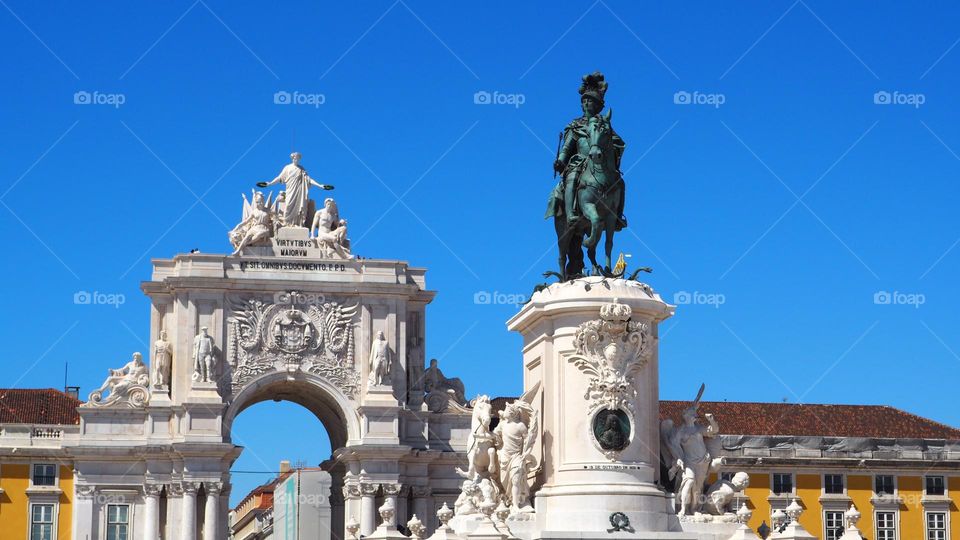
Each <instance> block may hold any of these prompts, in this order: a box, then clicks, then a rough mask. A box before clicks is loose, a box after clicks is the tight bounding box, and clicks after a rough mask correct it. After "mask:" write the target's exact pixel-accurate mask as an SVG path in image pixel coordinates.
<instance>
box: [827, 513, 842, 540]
mask: <svg viewBox="0 0 960 540" xmlns="http://www.w3.org/2000/svg"><path fill="white" fill-rule="evenodd" d="M823 524H824V533H825V534H824V535H823V538H824V540H837V539H838V538H840V537H841V536H843V529H844V523H843V512H824V513H823Z"/></svg>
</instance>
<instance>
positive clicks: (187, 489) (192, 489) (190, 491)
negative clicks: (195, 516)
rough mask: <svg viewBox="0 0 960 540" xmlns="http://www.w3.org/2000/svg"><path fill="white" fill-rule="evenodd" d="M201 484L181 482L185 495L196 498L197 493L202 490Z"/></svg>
mask: <svg viewBox="0 0 960 540" xmlns="http://www.w3.org/2000/svg"><path fill="white" fill-rule="evenodd" d="M200 484H201V483H200V482H180V488H181V489H183V494H184V495H192V496H196V495H197V491H199V490H200Z"/></svg>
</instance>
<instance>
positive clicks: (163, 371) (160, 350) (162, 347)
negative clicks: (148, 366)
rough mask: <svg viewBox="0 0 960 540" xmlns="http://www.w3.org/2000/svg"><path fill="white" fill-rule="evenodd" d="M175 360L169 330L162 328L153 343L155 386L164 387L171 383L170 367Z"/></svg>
mask: <svg viewBox="0 0 960 540" xmlns="http://www.w3.org/2000/svg"><path fill="white" fill-rule="evenodd" d="M172 360H173V345H171V344H170V342H169V341H167V331H166V330H161V331H160V336H159V339H157V341H155V342H154V344H153V386H154V387H155V388H164V387H166V386H167V385H168V384H170V367H171V363H172Z"/></svg>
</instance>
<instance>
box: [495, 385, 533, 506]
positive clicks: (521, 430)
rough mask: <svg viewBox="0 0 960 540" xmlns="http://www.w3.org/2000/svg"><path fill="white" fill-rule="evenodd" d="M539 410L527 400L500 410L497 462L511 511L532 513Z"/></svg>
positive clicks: (496, 435)
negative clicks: (530, 476)
mask: <svg viewBox="0 0 960 540" xmlns="http://www.w3.org/2000/svg"><path fill="white" fill-rule="evenodd" d="M537 422H538V420H537V413H536V411H534V410H533V407H531V406H530V404H528V403H526V402H524V401H519V400H518V401H514V402H512V403H508V404H507V406H506V408H504V409H503V410H502V411H500V423H499V424H497V427H496V429H494V431H493V434H494V437H495V438H496V442H497V465H498V468H499V473H500V474H499V480H500V485H501V486H502V488H503V496H504V499H505V500H504V502H505V503H506V504H507V505H509V506H510V511H511V513H518V512H533V507H532V506H530V501H529V499H530V481H529V479H528V475H529V473H530V471H532V470H534V469H535V468H536V467H537V460H536V458H535V457H534V455H533V447H534V443H535V442H536V439H537V433H538V426H537Z"/></svg>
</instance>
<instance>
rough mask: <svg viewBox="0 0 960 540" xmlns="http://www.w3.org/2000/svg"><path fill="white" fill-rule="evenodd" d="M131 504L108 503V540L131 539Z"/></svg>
mask: <svg viewBox="0 0 960 540" xmlns="http://www.w3.org/2000/svg"><path fill="white" fill-rule="evenodd" d="M129 532H130V506H129V505H126V504H108V505H107V540H130V536H129Z"/></svg>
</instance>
